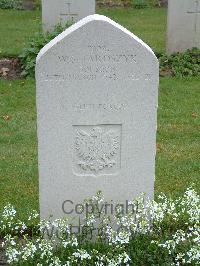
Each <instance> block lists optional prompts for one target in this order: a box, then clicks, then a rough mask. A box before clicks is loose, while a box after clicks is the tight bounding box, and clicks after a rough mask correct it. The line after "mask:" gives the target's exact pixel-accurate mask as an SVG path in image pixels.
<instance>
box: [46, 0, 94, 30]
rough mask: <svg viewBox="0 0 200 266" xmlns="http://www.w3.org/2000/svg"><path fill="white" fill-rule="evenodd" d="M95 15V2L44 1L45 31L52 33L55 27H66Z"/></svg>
mask: <svg viewBox="0 0 200 266" xmlns="http://www.w3.org/2000/svg"><path fill="white" fill-rule="evenodd" d="M93 14H95V0H87V1H83V0H42V23H43V30H44V31H45V32H46V31H51V30H53V29H54V27H55V25H57V24H59V23H60V24H61V25H63V26H65V25H66V24H67V23H74V22H77V21H79V20H80V19H82V18H84V17H86V16H88V15H93Z"/></svg>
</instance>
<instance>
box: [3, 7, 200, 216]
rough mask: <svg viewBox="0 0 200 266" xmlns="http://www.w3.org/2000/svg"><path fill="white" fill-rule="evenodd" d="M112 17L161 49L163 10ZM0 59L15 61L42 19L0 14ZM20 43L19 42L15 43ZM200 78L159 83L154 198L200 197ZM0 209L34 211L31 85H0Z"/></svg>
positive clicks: (117, 13) (18, 13)
mask: <svg viewBox="0 0 200 266" xmlns="http://www.w3.org/2000/svg"><path fill="white" fill-rule="evenodd" d="M99 13H101V14H105V15H107V16H110V17H111V18H113V19H114V20H116V21H117V22H119V23H121V24H122V25H124V26H125V27H127V28H128V29H129V30H131V31H133V32H134V33H136V34H137V35H138V36H139V37H141V38H142V39H143V40H144V41H146V42H147V43H148V44H149V45H150V46H151V47H153V49H154V50H156V51H164V49H165V32H166V30H165V28H166V26H165V25H166V10H165V9H144V10H133V9H125V10H122V9H116V10H113V9H109V10H104V9H101V10H99ZM0 23H1V27H0V33H1V37H2V36H3V37H2V38H1V39H0V47H1V48H0V50H1V56H5V55H9V56H12V55H17V54H19V53H20V51H21V49H22V47H23V46H24V44H25V43H27V41H28V40H29V38H30V37H31V36H33V35H34V33H35V32H36V31H38V30H39V29H40V27H41V22H40V13H39V12H38V11H35V12H25V11H5V10H0ZM16 40H18V41H16ZM199 83H200V78H199V77H198V78H188V79H176V78H161V80H160V90H159V109H158V134H157V158H156V182H155V192H156V195H158V194H159V193H160V192H165V193H167V194H168V195H172V196H177V195H180V193H182V192H183V191H184V190H185V189H186V188H187V187H188V186H189V185H191V184H192V183H194V184H195V186H196V189H197V190H198V191H199V192H200V182H199V173H200V156H199V151H200V141H199V131H200V113H199V110H200V90H199ZM0 99H1V100H0V193H1V194H0V209H1V208H2V207H3V206H4V205H5V204H6V203H7V202H11V203H12V204H14V205H15V206H16V207H17V209H18V210H19V213H20V216H21V217H24V216H25V214H26V212H27V210H30V209H38V208H39V207H38V168H37V138H36V108H35V80H33V79H27V80H18V81H3V80H0Z"/></svg>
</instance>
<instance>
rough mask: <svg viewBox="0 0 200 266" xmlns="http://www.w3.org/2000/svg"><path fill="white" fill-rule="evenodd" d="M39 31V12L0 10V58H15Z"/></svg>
mask: <svg viewBox="0 0 200 266" xmlns="http://www.w3.org/2000/svg"><path fill="white" fill-rule="evenodd" d="M40 29H41V18H40V12H39V11H34V12H33V11H16V10H2V9H0V34H1V35H0V36H1V38H0V57H5V56H9V57H11V56H17V55H18V54H19V53H21V50H22V48H23V47H25V46H26V43H27V42H28V41H29V39H30V37H32V36H33V35H34V34H35V32H37V31H39V30H40Z"/></svg>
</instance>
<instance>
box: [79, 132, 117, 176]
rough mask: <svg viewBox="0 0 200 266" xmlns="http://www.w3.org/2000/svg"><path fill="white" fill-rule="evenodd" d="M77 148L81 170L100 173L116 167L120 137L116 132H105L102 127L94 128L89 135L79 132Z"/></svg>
mask: <svg viewBox="0 0 200 266" xmlns="http://www.w3.org/2000/svg"><path fill="white" fill-rule="evenodd" d="M75 148H76V151H77V155H78V157H79V161H78V165H79V166H80V167H81V169H82V170H90V171H92V172H95V173H98V172H99V171H101V170H103V169H104V168H112V167H113V166H114V165H116V160H115V155H116V153H117V150H118V149H119V136H118V134H117V133H116V132H115V131H114V130H108V131H107V132H105V131H104V130H103V129H102V128H100V127H94V128H92V130H91V131H90V132H89V133H87V132H85V131H83V130H77V134H76V138H75Z"/></svg>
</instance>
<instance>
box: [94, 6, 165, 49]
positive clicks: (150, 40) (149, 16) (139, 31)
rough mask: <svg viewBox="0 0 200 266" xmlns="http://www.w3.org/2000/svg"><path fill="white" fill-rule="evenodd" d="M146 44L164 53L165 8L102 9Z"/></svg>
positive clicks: (101, 10)
mask: <svg viewBox="0 0 200 266" xmlns="http://www.w3.org/2000/svg"><path fill="white" fill-rule="evenodd" d="M99 13H100V14H102V15H105V16H108V17H110V18H111V19H113V20H114V21H116V22H118V23H120V24H121V25H122V26H124V27H126V28H127V29H128V30H130V31H131V32H133V33H134V34H135V35H137V36H138V37H139V38H140V39H142V40H143V41H144V42H146V43H147V44H148V45H149V46H150V47H151V48H152V49H153V51H156V52H164V51H165V43H166V24H167V11H166V9H165V8H146V9H132V8H129V9H100V10H99Z"/></svg>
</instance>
